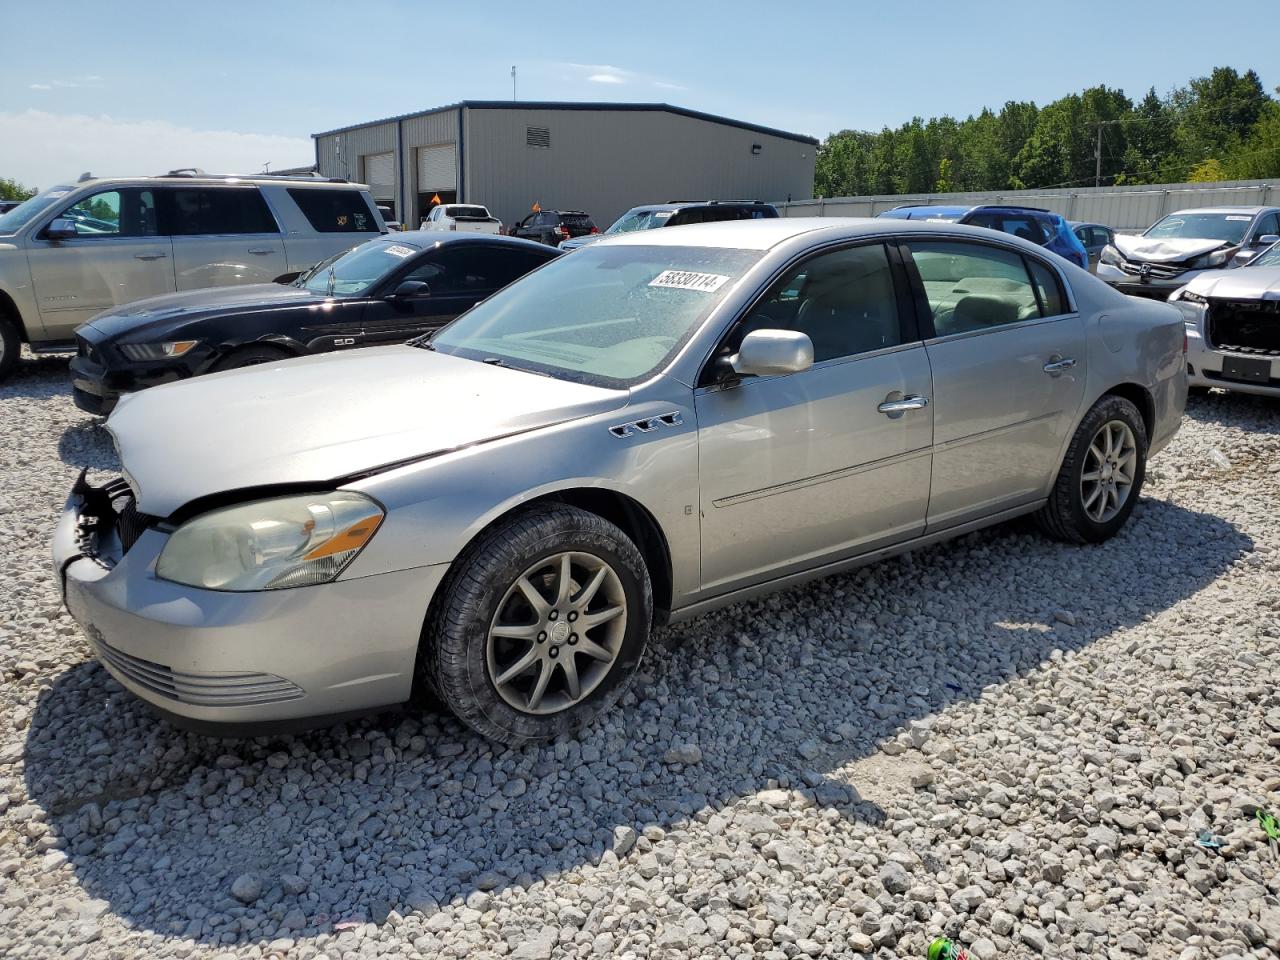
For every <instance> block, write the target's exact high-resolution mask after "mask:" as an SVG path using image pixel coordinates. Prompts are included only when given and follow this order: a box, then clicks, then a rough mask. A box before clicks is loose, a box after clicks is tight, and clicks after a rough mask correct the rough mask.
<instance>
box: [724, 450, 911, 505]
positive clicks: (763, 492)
mask: <svg viewBox="0 0 1280 960" xmlns="http://www.w3.org/2000/svg"><path fill="white" fill-rule="evenodd" d="M932 452H933V451H932V450H931V449H930V448H928V447H920V448H919V449H918V450H908V451H907V452H906V453H898V454H894V455H893V456H892V457H882V458H881V459H879V460H872V461H871V462H870V463H860V464H858V465H857V466H856V467H842V468H841V469H839V470H832V471H831V472H829V473H820V474H817V475H816V476H812V477H804V478H802V479H800V480H788V481H787V482H786V483H779V484H777V485H776V486H772V487H761V488H760V489H759V490H748V491H747V492H745V493H735V494H733V495H731V496H728V497H721V498H720V499H719V500H713V501H712V505H713V506H715V507H732V506H736V505H737V504H739V503H747V502H749V501H751V500H759V499H761V498H762V497H771V496H773V495H774V494H777V493H789V492H790V491H792V490H802V489H804V488H805V487H813V486H817V485H818V484H820V483H830V482H831V481H832V480H843V479H844V478H845V477H856V476H857V475H858V474H860V473H866V472H867V471H869V470H879V469H880V468H881V467H886V466H889V465H890V464H895V463H905V462H907V461H908V460H915V459H918V458H919V457H927V456H929V455H930V454H931V453H932Z"/></svg>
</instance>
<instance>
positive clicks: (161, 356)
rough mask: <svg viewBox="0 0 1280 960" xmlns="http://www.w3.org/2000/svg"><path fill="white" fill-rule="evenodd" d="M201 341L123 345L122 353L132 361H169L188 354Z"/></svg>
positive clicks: (121, 346) (121, 345)
mask: <svg viewBox="0 0 1280 960" xmlns="http://www.w3.org/2000/svg"><path fill="white" fill-rule="evenodd" d="M199 342H200V341H198V340H173V341H171V342H169V343H122V344H120V352H121V353H123V354H124V355H125V356H126V357H128V358H129V359H130V360H136V361H140V362H141V361H147V360H168V359H171V358H173V357H180V356H182V355H183V354H184V353H187V352H189V351H190V350H191V348H192V347H194V346H195V345H196V344H197V343H199Z"/></svg>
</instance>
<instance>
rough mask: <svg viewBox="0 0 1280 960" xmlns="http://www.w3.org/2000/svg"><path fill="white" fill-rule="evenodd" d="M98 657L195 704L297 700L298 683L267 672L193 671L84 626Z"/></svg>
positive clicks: (149, 687)
mask: <svg viewBox="0 0 1280 960" xmlns="http://www.w3.org/2000/svg"><path fill="white" fill-rule="evenodd" d="M88 634H89V643H90V644H91V645H92V647H93V651H94V653H96V654H97V655H98V659H99V660H101V661H102V662H103V664H105V665H106V666H107V667H110V668H111V669H112V671H113V672H115V673H118V674H120V675H121V676H122V677H124V678H125V679H126V680H128V681H130V682H131V683H134V684H136V685H137V686H139V687H142V688H143V689H145V690H149V691H151V692H152V693H155V694H156V695H158V696H161V697H164V698H165V699H166V700H173V701H175V702H177V703H187V704H190V705H191V706H199V707H249V706H257V705H260V704H264V703H281V702H283V701H286V700H297V699H298V698H299V697H302V696H303V695H304V692H303V690H302V688H301V687H299V686H298V685H297V684H294V683H291V682H290V681H288V680H286V679H284V678H283V677H277V676H275V675H274V674H270V673H194V672H184V671H179V670H174V669H173V668H172V667H169V666H166V665H165V664H163V663H155V662H153V661H151V660H144V659H142V658H141V657H135V656H133V655H132V654H128V653H125V652H124V651H123V650H119V649H117V648H116V647H113V646H111V644H109V643H107V641H106V639H105V638H104V637H103V636H102V632H101V631H100V630H97V629H95V628H93V627H89V628H88Z"/></svg>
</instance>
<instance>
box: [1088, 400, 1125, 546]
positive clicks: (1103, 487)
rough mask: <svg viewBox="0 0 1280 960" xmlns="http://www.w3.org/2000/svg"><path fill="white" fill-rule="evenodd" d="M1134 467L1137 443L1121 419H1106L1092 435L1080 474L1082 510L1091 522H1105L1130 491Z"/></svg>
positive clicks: (1113, 514) (1118, 508) (1115, 511)
mask: <svg viewBox="0 0 1280 960" xmlns="http://www.w3.org/2000/svg"><path fill="white" fill-rule="evenodd" d="M1137 468H1138V442H1137V440H1136V439H1135V438H1134V436H1133V429H1132V428H1131V427H1130V426H1129V425H1128V424H1127V423H1125V422H1124V421H1123V420H1108V421H1107V422H1106V423H1104V424H1103V425H1102V426H1101V427H1100V428H1099V429H1098V432H1097V433H1095V434H1094V435H1093V439H1092V440H1091V441H1090V442H1089V449H1088V451H1087V452H1086V453H1085V458H1084V470H1083V471H1082V472H1081V474H1080V498H1081V501H1082V503H1083V504H1084V512H1085V514H1086V515H1087V516H1088V517H1089V519H1090V520H1092V521H1094V522H1095V523H1107V522H1108V521H1110V520H1111V519H1112V518H1113V517H1115V515H1116V514H1118V513H1119V512H1120V510H1121V509H1122V508H1123V507H1124V505H1125V503H1126V502H1128V500H1129V495H1130V494H1131V493H1132V492H1133V481H1134V477H1135V475H1136V473H1137Z"/></svg>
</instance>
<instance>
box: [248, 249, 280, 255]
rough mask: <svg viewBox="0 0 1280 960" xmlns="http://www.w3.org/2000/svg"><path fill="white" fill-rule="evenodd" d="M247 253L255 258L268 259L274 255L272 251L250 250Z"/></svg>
mask: <svg viewBox="0 0 1280 960" xmlns="http://www.w3.org/2000/svg"><path fill="white" fill-rule="evenodd" d="M249 252H250V253H252V254H253V255H254V256H255V257H269V256H271V254H273V253H275V251H274V250H250V251H249Z"/></svg>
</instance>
